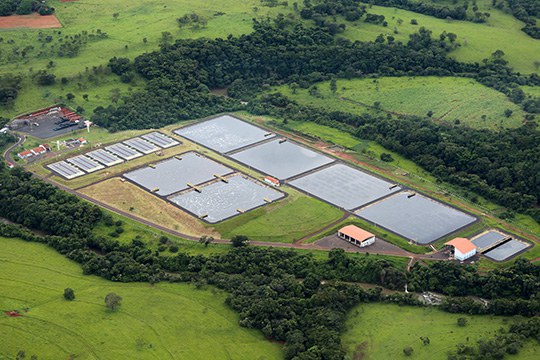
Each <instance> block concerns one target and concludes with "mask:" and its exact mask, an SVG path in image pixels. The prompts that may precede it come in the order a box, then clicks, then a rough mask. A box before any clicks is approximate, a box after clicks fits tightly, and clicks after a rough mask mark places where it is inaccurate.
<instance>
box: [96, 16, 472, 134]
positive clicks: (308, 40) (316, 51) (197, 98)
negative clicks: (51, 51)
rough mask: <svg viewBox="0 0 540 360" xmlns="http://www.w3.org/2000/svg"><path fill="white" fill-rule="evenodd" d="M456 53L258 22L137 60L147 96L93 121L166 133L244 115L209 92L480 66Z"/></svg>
mask: <svg viewBox="0 0 540 360" xmlns="http://www.w3.org/2000/svg"><path fill="white" fill-rule="evenodd" d="M452 47H453V45H452V44H451V42H450V39H444V40H443V39H437V40H433V39H432V38H431V33H430V32H429V31H427V30H425V29H421V30H420V32H419V33H418V34H415V35H414V36H413V37H411V40H410V41H409V42H408V43H407V44H402V43H400V42H395V41H392V40H388V41H386V40H384V39H383V41H382V42H365V43H364V42H350V41H348V40H344V39H335V38H334V37H333V36H332V35H330V34H328V33H327V32H325V31H323V30H321V29H318V28H311V27H304V26H303V25H301V24H296V25H294V26H291V27H282V26H281V24H280V23H279V22H278V23H277V24H276V23H274V22H272V21H261V22H258V21H255V22H254V32H253V33H251V34H248V35H242V36H240V37H234V36H229V37H228V38H227V39H214V40H210V39H194V40H193V39H185V40H177V41H176V42H175V43H174V44H166V45H163V46H162V48H161V50H160V51H154V52H150V53H146V54H143V55H141V56H138V57H137V58H136V59H135V61H134V63H132V64H130V67H129V68H128V69H133V70H134V71H136V72H137V73H139V74H140V75H141V76H142V77H143V78H145V79H146V80H147V86H146V91H143V92H138V93H136V94H134V95H132V96H131V97H127V98H124V101H123V103H122V104H120V105H119V106H115V107H112V106H110V107H108V108H103V107H98V108H97V109H96V110H95V114H94V116H93V120H94V121H95V122H96V123H97V124H99V125H100V126H104V127H107V128H109V129H110V130H112V131H116V130H125V129H135V128H137V129H141V128H148V127H161V126H163V125H166V124H171V123H175V122H178V121H179V120H184V119H189V118H196V117H201V116H208V115H211V114H215V113H217V112H221V111H233V110H238V109H241V108H242V106H241V105H240V104H239V102H238V101H237V100H231V99H229V98H224V97H217V96H213V95H212V94H210V93H209V89H214V88H223V87H227V86H231V85H232V86H234V87H235V89H236V90H240V89H241V88H244V87H248V88H250V89H260V88H261V86H262V85H263V84H278V83H282V82H297V83H300V84H301V85H304V84H305V85H306V86H307V85H309V84H311V83H313V82H316V81H321V80H325V79H329V78H330V77H331V76H333V75H337V76H339V77H348V78H350V77H358V76H362V75H365V74H385V75H395V76H398V75H413V74H415V75H450V74H452V73H462V72H474V71H475V69H476V68H477V66H476V65H474V64H462V63H458V62H456V61H455V60H452V59H449V58H448V57H447V56H446V53H447V52H448V51H449V50H450V49H451V48H452ZM116 62H118V60H115V63H116ZM126 71H128V70H126ZM234 91H235V90H233V92H234ZM237 92H238V91H237ZM238 95H243V94H238ZM149 114H151V116H149Z"/></svg>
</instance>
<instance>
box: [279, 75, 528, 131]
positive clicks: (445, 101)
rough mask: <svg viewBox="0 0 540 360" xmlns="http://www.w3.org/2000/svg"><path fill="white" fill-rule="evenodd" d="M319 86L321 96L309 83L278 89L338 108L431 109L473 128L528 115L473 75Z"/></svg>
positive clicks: (515, 122)
mask: <svg viewBox="0 0 540 360" xmlns="http://www.w3.org/2000/svg"><path fill="white" fill-rule="evenodd" d="M316 86H317V89H318V92H319V95H318V96H313V95H311V94H310V93H309V91H308V90H307V89H298V90H297V91H296V94H293V91H292V90H291V89H290V88H289V87H287V86H282V87H279V88H278V90H279V91H280V92H282V93H283V94H285V95H287V96H289V97H291V98H293V99H295V100H296V101H298V102H300V103H302V104H305V105H310V106H317V107H324V108H326V109H332V110H335V111H349V112H352V113H357V114H359V113H363V112H366V111H374V109H373V108H375V107H378V108H380V109H381V110H384V111H388V112H392V113H396V114H405V115H418V116H426V115H427V114H428V112H430V111H431V112H432V113H433V115H432V118H433V119H434V120H435V121H441V122H447V123H450V124H455V123H458V124H464V125H467V126H470V127H474V128H510V127H518V126H520V125H521V124H522V123H523V118H524V112H523V111H522V110H521V109H520V107H519V106H518V105H516V104H514V103H512V102H510V100H508V98H507V97H506V96H505V95H504V94H502V93H500V92H498V91H496V90H493V89H491V88H488V87H486V86H483V85H481V84H479V83H477V82H476V81H474V80H472V79H465V78H455V77H431V76H430V77H397V78H395V77H382V78H378V79H352V80H344V79H339V80H338V81H337V91H336V93H332V92H331V91H330V84H329V82H323V83H319V84H317V85H316ZM376 103H378V104H376ZM507 109H510V110H511V111H512V114H511V116H510V117H507V116H506V115H505V111H506V110H507ZM456 120H459V121H456Z"/></svg>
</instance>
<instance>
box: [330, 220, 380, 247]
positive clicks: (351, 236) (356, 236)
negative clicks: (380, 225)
mask: <svg viewBox="0 0 540 360" xmlns="http://www.w3.org/2000/svg"><path fill="white" fill-rule="evenodd" d="M338 237H340V238H341V239H343V240H347V241H348V242H350V243H351V244H354V245H358V246H360V247H364V246H368V245H371V244H373V243H374V242H375V235H374V234H372V233H370V232H369V231H366V230H364V229H360V228H359V227H357V226H354V225H347V226H345V227H343V228H341V229H340V230H339V231H338Z"/></svg>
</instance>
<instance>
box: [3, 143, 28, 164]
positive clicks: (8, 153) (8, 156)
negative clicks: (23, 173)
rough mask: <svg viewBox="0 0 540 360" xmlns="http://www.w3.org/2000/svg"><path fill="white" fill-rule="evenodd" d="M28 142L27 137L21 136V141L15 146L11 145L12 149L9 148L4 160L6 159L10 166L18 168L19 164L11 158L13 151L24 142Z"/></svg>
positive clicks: (5, 152)
mask: <svg viewBox="0 0 540 360" xmlns="http://www.w3.org/2000/svg"><path fill="white" fill-rule="evenodd" d="M25 141H26V136H20V137H19V140H17V142H16V143H15V144H13V145H11V146H10V147H8V148H7V149H6V150H5V151H4V154H3V156H4V159H6V161H7V162H8V163H10V164H13V165H14V166H17V164H16V163H15V161H13V159H12V158H11V152H12V151H13V149H15V148H16V147H17V146H20V145H22V144H23V143H24V142H25Z"/></svg>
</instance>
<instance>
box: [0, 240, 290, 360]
mask: <svg viewBox="0 0 540 360" xmlns="http://www.w3.org/2000/svg"><path fill="white" fill-rule="evenodd" d="M0 249H1V251H0V273H1V274H4V275H3V276H2V277H1V278H0V310H2V311H11V310H18V311H20V313H21V314H22V316H21V317H8V316H7V315H4V314H3V313H2V314H0V329H1V330H0V331H1V333H2V346H1V347H0V357H2V356H5V357H7V358H15V355H16V354H17V352H18V351H19V350H24V351H25V352H26V356H27V358H29V357H30V355H33V354H34V355H37V356H38V358H39V359H67V358H70V357H73V358H77V359H230V358H234V359H250V360H251V359H280V358H281V357H282V354H281V351H280V347H279V346H278V345H276V344H273V343H270V342H268V341H266V340H265V339H264V338H263V336H262V335H261V334H260V333H258V332H257V331H255V330H248V329H244V328H241V327H239V326H238V316H237V315H236V314H235V313H234V312H233V311H232V310H230V309H229V308H228V307H226V306H225V304H224V300H225V297H226V294H225V293H223V292H221V291H217V290H216V289H205V290H195V289H194V288H193V287H192V286H190V285H186V284H157V285H153V286H152V285H149V284H143V283H129V284H122V283H113V282H109V281H106V280H103V279H100V278H98V277H95V276H84V275H82V272H81V269H80V267H79V266H78V265H77V264H76V263H74V262H71V261H69V260H67V259H65V258H64V257H62V256H61V255H59V254H58V253H56V252H55V251H54V250H52V249H49V248H47V247H46V246H45V245H42V244H36V243H27V242H24V241H22V240H17V239H6V238H0ZM67 287H70V288H72V289H73V290H74V291H75V295H76V299H75V300H74V301H72V302H69V301H66V300H64V299H63V296H62V294H63V291H64V288H67ZM109 292H115V293H117V294H118V295H120V296H121V297H122V298H123V302H122V306H121V308H120V309H119V310H118V311H117V312H114V313H113V312H110V311H108V310H106V309H105V305H104V301H103V299H104V297H105V295H106V294H107V293H109Z"/></svg>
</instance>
